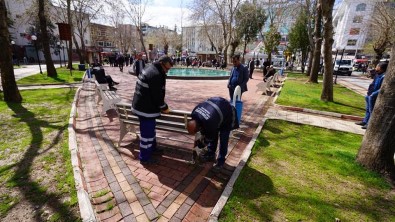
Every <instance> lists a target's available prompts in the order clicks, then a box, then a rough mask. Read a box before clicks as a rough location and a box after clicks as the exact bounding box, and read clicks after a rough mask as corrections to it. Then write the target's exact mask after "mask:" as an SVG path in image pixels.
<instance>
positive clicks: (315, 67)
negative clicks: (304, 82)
mask: <svg viewBox="0 0 395 222" xmlns="http://www.w3.org/2000/svg"><path fill="white" fill-rule="evenodd" d="M316 8H317V9H316V14H317V16H316V18H315V21H314V44H315V46H314V47H313V48H314V52H313V56H312V58H313V60H312V66H311V71H310V75H309V76H310V77H309V82H311V83H318V71H319V69H320V60H321V45H322V36H321V32H322V10H321V4H319V2H318V1H317V3H316Z"/></svg>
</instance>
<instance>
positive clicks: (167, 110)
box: [161, 108, 171, 114]
mask: <svg viewBox="0 0 395 222" xmlns="http://www.w3.org/2000/svg"><path fill="white" fill-rule="evenodd" d="M170 111H171V109H170V108H167V109H164V110H162V111H161V112H162V113H166V114H167V113H170Z"/></svg>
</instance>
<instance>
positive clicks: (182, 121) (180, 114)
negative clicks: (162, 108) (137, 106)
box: [115, 102, 193, 146]
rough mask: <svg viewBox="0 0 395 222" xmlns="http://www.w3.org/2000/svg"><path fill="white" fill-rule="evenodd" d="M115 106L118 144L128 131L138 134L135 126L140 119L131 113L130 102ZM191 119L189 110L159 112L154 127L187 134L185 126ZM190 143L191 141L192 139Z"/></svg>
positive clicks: (168, 138)
mask: <svg viewBox="0 0 395 222" xmlns="http://www.w3.org/2000/svg"><path fill="white" fill-rule="evenodd" d="M115 106H116V110H117V113H118V117H119V122H120V134H119V141H118V146H120V144H121V142H122V139H123V138H124V137H125V135H126V134H127V133H128V132H132V133H134V134H135V135H136V136H138V134H139V132H138V131H137V130H136V127H135V126H139V125H140V121H139V118H138V116H136V115H135V114H134V113H133V111H132V107H131V104H128V103H123V102H120V103H117V104H115ZM191 119H192V118H191V112H187V111H180V110H171V111H170V113H168V114H161V116H160V117H159V118H157V119H156V129H157V130H162V131H168V132H175V133H180V134H188V131H187V129H186V126H187V122H188V121H189V120H191ZM157 137H158V138H164V139H167V140H173V141H177V142H183V143H190V142H191V141H186V140H179V139H176V138H172V137H161V136H157ZM191 143H193V141H192V142H191Z"/></svg>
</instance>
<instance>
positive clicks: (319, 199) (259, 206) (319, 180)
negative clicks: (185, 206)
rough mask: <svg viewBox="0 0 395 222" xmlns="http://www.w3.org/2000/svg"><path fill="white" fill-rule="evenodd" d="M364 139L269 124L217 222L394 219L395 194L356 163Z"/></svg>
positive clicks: (274, 123)
mask: <svg viewBox="0 0 395 222" xmlns="http://www.w3.org/2000/svg"><path fill="white" fill-rule="evenodd" d="M361 141H362V136H360V135H356V134H351V133H344V132H339V131H333V130H327V129H323V128H318V127H313V126H308V125H299V124H293V123H289V122H286V121H281V120H269V121H267V122H266V123H265V126H264V130H263V131H262V132H261V134H260V135H259V137H258V139H257V142H256V143H255V146H254V148H253V151H252V155H251V157H250V160H249V161H248V163H247V164H246V166H245V167H244V169H243V170H242V172H241V175H240V177H239V178H238V179H237V181H236V184H235V186H234V190H233V192H232V194H231V196H230V198H229V201H228V202H227V204H226V205H225V207H224V210H223V211H222V213H221V215H220V217H219V219H220V221H335V219H336V218H339V219H340V220H341V221H342V222H344V221H374V222H376V221H395V193H394V191H393V190H392V189H391V187H390V186H389V185H388V184H387V183H386V182H385V181H384V179H382V178H381V177H380V176H379V175H377V174H375V173H372V172H369V171H367V170H365V169H364V168H363V167H361V166H360V165H358V164H357V163H356V161H355V156H356V153H357V151H358V149H359V147H360V144H361Z"/></svg>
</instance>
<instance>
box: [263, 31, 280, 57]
mask: <svg viewBox="0 0 395 222" xmlns="http://www.w3.org/2000/svg"><path fill="white" fill-rule="evenodd" d="M280 39H281V35H280V33H279V32H278V31H277V28H276V27H275V26H274V25H271V26H270V28H269V31H268V32H266V33H265V34H264V38H263V44H264V45H265V49H264V51H265V53H266V54H267V56H268V57H267V59H268V61H269V62H270V63H271V62H272V52H273V53H277V52H278V50H277V46H278V45H279V44H280Z"/></svg>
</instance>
